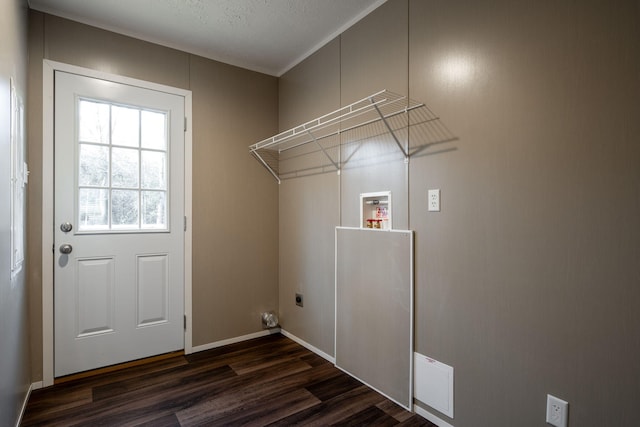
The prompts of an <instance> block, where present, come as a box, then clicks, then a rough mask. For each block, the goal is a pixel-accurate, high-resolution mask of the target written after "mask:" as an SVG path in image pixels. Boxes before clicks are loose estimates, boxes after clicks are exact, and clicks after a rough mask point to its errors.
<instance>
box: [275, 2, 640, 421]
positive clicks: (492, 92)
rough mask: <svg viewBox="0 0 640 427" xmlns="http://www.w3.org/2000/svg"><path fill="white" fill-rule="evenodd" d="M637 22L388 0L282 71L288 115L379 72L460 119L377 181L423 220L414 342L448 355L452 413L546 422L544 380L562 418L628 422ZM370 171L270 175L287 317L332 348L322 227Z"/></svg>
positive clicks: (639, 242)
mask: <svg viewBox="0 0 640 427" xmlns="http://www.w3.org/2000/svg"><path fill="white" fill-rule="evenodd" d="M638 40H640V8H639V5H638V2H637V1H620V2H615V3H611V2H598V1H593V2H582V3H579V4H578V3H573V2H568V1H561V2H534V3H531V2H524V1H516V2H514V1H508V0H490V1H485V2H472V1H464V2H445V1H429V2H426V1H423V0H390V1H388V2H387V3H385V4H384V5H383V6H381V7H380V8H379V9H377V10H376V11H374V12H373V13H372V14H371V15H369V16H367V17H366V18H364V19H363V20H362V21H361V22H359V23H358V24H356V26H354V27H353V28H351V29H349V30H348V31H346V32H345V33H344V34H342V35H341V36H340V37H339V38H338V39H336V40H335V41H334V42H333V43H332V44H330V45H328V46H326V47H325V48H323V49H322V50H321V51H319V52H318V53H316V54H315V55H314V56H313V57H311V58H310V59H308V60H307V61H305V62H303V63H302V64H300V65H299V66H297V67H296V68H294V69H293V70H291V71H290V72H288V73H287V74H285V75H284V76H283V77H282V78H281V86H280V105H279V108H280V130H285V129H286V128H288V127H291V126H293V125H295V124H296V123H299V122H303V121H306V120H309V119H311V118H314V117H316V116H318V115H320V114H322V113H324V112H328V111H331V110H334V109H335V108H337V107H338V105H336V103H335V95H334V94H335V93H336V92H339V93H340V102H341V104H342V105H344V104H348V103H350V102H353V101H355V100H357V99H360V98H361V97H363V96H364V95H366V94H368V93H372V92H375V91H378V90H380V89H383V88H387V89H390V90H393V91H395V92H399V93H402V94H406V93H408V95H409V96H410V97H411V98H413V99H416V100H418V101H422V102H425V103H426V104H427V106H428V107H429V108H430V109H432V110H433V111H434V112H435V113H436V114H437V115H438V116H439V117H440V122H441V124H442V125H443V126H446V128H447V129H448V131H447V132H449V133H450V134H449V135H447V136H448V137H455V139H454V140H453V141H450V142H447V143H439V144H433V145H431V146H429V147H427V148H426V149H423V150H422V151H420V152H419V153H418V154H416V155H415V156H414V157H412V159H411V162H410V163H409V166H408V175H407V177H406V178H405V179H406V181H404V182H403V181H400V182H398V180H397V175H396V174H393V175H392V176H393V177H394V178H392V179H390V181H389V185H390V186H391V185H394V186H397V188H398V189H399V190H398V191H400V192H402V190H403V188H406V191H407V192H408V198H407V199H406V200H405V201H404V202H402V203H403V204H404V203H406V205H404V209H406V210H407V218H408V222H407V224H408V227H409V228H411V229H413V230H415V232H416V234H415V237H416V267H415V274H416V290H415V292H416V294H415V297H416V307H415V309H416V318H415V341H416V351H418V352H420V353H423V354H426V355H428V356H430V357H433V358H435V359H437V360H439V361H441V362H444V363H447V364H449V365H452V366H453V367H454V368H455V419H453V420H451V419H448V418H447V417H446V416H444V415H443V414H439V413H437V412H435V411H433V410H432V411H433V412H434V413H435V414H436V415H437V416H439V417H441V418H442V419H445V420H447V421H449V422H450V423H451V424H453V425H455V426H457V427H462V426H512V425H518V426H542V425H545V423H544V416H545V399H546V394H547V393H551V394H554V395H556V396H558V397H560V398H562V399H565V400H567V401H569V403H570V425H572V426H632V425H640V412H639V411H638V410H637V401H638V397H639V396H640V362H639V360H640V357H639V355H640V310H638V309H637V307H638V305H639V303H640V291H639V289H640V288H639V287H638V284H639V283H640V263H638V259H640V222H639V221H638V218H640V144H638V143H637V141H638V136H637V135H640V121H639V120H638V116H639V114H640V80H638V75H640V50H639V49H638ZM320 58H322V60H321V59H320ZM432 136H433V135H431V134H430V132H429V129H425V128H424V127H421V126H416V127H413V128H412V129H411V132H410V135H409V140H410V143H411V144H412V145H414V144H422V143H424V142H425V140H428V139H429V138H431V137H432ZM443 139H448V138H443ZM392 167H393V165H392ZM374 179H375V178H372V177H371V176H369V175H367V174H366V173H357V172H354V173H352V174H350V175H348V174H345V173H343V174H342V175H341V176H340V177H337V176H335V174H325V175H317V176H312V177H305V178H296V179H291V180H287V181H285V182H283V184H282V185H281V186H280V221H281V229H280V239H281V240H280V256H281V259H280V269H281V270H280V306H281V311H283V313H284V314H283V316H282V317H283V319H282V321H283V326H284V328H285V329H287V330H289V331H292V332H293V333H295V334H296V335H298V336H299V337H300V338H302V339H303V340H305V341H307V342H309V343H310V344H312V345H315V346H317V347H318V348H320V349H322V350H323V351H326V352H328V353H330V354H333V353H332V349H333V344H332V342H331V339H330V338H328V337H327V334H328V332H329V331H332V330H333V324H332V322H333V304H332V303H333V292H334V289H333V287H332V286H330V283H329V282H330V280H331V277H332V274H333V265H332V263H331V262H330V261H331V258H332V256H333V250H334V248H333V230H332V229H331V227H332V226H335V225H339V224H342V225H353V224H351V222H353V218H354V217H355V215H356V212H355V211H354V209H356V207H357V205H356V204H355V203H354V204H351V203H352V200H351V198H353V195H349V196H347V195H346V194H345V191H346V190H348V191H350V192H351V193H353V194H356V193H357V192H359V191H360V190H359V189H360V188H361V189H365V188H367V187H368V186H370V185H372V183H375V184H377V185H381V184H382V183H379V182H375V181H374ZM405 186H406V187H405ZM429 188H440V189H441V191H442V203H441V207H442V211H441V212H440V213H428V212H427V207H426V196H427V189H429ZM380 189H381V190H384V189H388V188H380ZM341 194H342V196H341ZM394 197H395V192H394ZM336 200H340V201H341V203H340V204H339V210H340V214H339V215H336V214H335V213H334V210H335V206H336V205H335V201H336ZM323 203H325V204H324V205H323ZM398 209H400V210H402V209H403V207H402V206H399V207H398ZM309 215H312V216H309ZM323 215H324V216H323ZM310 224H312V225H313V226H309V225H310ZM394 225H396V224H395V212H394ZM396 226H397V227H398V228H401V227H402V224H398V225H396ZM294 261H295V262H294ZM325 268H329V269H330V274H326V273H325V272H324V269H325ZM310 271H311V272H317V274H312V273H310ZM327 276H331V277H327ZM297 289H302V290H304V291H305V292H306V293H307V294H312V295H313V296H314V297H313V300H311V299H310V298H308V297H306V295H305V297H306V299H305V307H304V308H301V309H300V308H296V307H295V306H294V305H293V293H294V292H295V290H297ZM419 404H420V403H419Z"/></svg>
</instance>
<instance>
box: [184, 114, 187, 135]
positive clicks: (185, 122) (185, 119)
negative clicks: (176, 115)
mask: <svg viewBox="0 0 640 427" xmlns="http://www.w3.org/2000/svg"><path fill="white" fill-rule="evenodd" d="M184 131H185V132H186V131H187V118H186V117H185V118H184Z"/></svg>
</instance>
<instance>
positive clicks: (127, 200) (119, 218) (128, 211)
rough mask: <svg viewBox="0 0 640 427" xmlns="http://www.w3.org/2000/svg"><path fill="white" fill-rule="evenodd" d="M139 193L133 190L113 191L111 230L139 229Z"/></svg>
mask: <svg viewBox="0 0 640 427" xmlns="http://www.w3.org/2000/svg"><path fill="white" fill-rule="evenodd" d="M138 224H139V221H138V192H137V191H131V190H112V191H111V228H113V229H132V228H133V229H135V228H138Z"/></svg>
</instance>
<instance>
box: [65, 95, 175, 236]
mask: <svg viewBox="0 0 640 427" xmlns="http://www.w3.org/2000/svg"><path fill="white" fill-rule="evenodd" d="M78 117H79V120H78V122H79V125H78V127H79V128H78V153H79V155H78V163H77V164H78V174H77V177H78V181H77V182H78V193H77V206H78V224H79V231H92V232H96V231H127V230H129V231H133V230H167V224H168V222H167V199H168V194H167V149H168V147H167V145H168V144H167V114H166V113H165V112H159V111H150V110H145V109H142V108H138V107H133V106H124V105H116V104H109V103H107V102H102V101H95V100H89V99H79V100H78Z"/></svg>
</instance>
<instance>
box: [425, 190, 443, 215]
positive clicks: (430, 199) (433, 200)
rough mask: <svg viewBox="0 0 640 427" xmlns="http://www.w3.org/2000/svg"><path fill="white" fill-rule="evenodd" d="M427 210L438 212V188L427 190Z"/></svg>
mask: <svg viewBox="0 0 640 427" xmlns="http://www.w3.org/2000/svg"><path fill="white" fill-rule="evenodd" d="M427 203H428V205H429V212H440V190H439V189H435V190H429V191H428V196H427Z"/></svg>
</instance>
